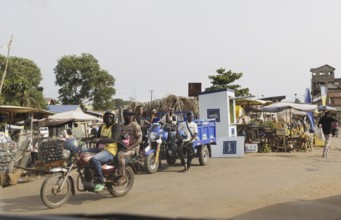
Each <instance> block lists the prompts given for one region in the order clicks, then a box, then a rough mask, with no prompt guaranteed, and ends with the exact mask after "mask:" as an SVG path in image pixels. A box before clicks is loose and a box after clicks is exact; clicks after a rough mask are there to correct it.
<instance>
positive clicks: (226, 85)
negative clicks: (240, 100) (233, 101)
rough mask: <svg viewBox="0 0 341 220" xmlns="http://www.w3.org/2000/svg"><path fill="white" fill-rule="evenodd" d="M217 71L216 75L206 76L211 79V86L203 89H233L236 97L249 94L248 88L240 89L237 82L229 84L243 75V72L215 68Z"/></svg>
mask: <svg viewBox="0 0 341 220" xmlns="http://www.w3.org/2000/svg"><path fill="white" fill-rule="evenodd" d="M217 73H218V75H209V76H208V78H209V79H211V83H212V86H211V87H209V88H206V89H205V91H213V90H219V89H233V90H234V92H235V95H236V97H240V96H248V95H250V93H249V89H248V88H244V89H242V88H241V86H240V85H238V84H231V83H233V82H234V81H236V80H238V79H240V78H241V77H242V76H243V73H233V72H232V71H231V70H229V71H226V70H225V69H224V68H220V69H217Z"/></svg>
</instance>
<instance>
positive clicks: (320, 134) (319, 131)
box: [315, 127, 325, 141]
mask: <svg viewBox="0 0 341 220" xmlns="http://www.w3.org/2000/svg"><path fill="white" fill-rule="evenodd" d="M315 135H316V138H318V139H320V140H322V141H324V140H325V137H324V134H323V130H322V128H319V127H315Z"/></svg>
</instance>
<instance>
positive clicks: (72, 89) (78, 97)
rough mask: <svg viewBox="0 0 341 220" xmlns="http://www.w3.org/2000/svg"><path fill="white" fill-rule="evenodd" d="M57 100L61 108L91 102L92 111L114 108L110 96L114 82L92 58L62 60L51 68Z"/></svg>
mask: <svg viewBox="0 0 341 220" xmlns="http://www.w3.org/2000/svg"><path fill="white" fill-rule="evenodd" d="M54 72H55V75H56V81H55V83H56V85H58V86H60V87H61V88H60V89H59V90H58V92H59V97H58V98H59V99H60V101H61V102H62V104H64V105H65V104H78V105H80V104H82V103H83V102H92V103H93V107H94V109H95V110H106V109H112V108H113V107H114V101H113V98H112V97H113V95H115V93H116V90H115V88H114V85H115V78H114V77H113V76H112V75H110V74H109V73H108V72H107V71H105V70H102V69H101V68H100V66H99V64H98V61H97V60H96V59H95V58H94V57H93V56H92V55H91V54H87V53H84V54H82V55H81V56H75V55H72V56H64V57H62V58H61V59H59V60H58V64H57V66H56V67H55V68H54Z"/></svg>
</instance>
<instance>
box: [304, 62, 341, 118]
mask: <svg viewBox="0 0 341 220" xmlns="http://www.w3.org/2000/svg"><path fill="white" fill-rule="evenodd" d="M310 72H311V74H312V75H311V95H312V102H313V103H314V104H317V105H318V106H320V105H322V97H321V86H325V87H326V88H327V93H326V94H327V100H326V105H328V106H331V107H334V108H336V111H337V114H336V118H337V119H338V120H340V119H341V78H335V68H334V67H332V66H330V65H328V64H326V65H323V66H320V67H318V68H311V69H310Z"/></svg>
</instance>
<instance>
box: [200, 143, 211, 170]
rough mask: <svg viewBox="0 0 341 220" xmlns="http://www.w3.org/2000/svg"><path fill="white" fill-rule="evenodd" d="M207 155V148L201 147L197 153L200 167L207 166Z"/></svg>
mask: <svg viewBox="0 0 341 220" xmlns="http://www.w3.org/2000/svg"><path fill="white" fill-rule="evenodd" d="M209 155H210V153H209V152H208V149H207V146H206V145H203V146H202V147H201V150H200V153H199V163H200V165H201V166H205V165H207V161H208V157H209Z"/></svg>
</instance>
